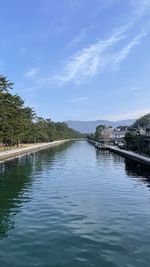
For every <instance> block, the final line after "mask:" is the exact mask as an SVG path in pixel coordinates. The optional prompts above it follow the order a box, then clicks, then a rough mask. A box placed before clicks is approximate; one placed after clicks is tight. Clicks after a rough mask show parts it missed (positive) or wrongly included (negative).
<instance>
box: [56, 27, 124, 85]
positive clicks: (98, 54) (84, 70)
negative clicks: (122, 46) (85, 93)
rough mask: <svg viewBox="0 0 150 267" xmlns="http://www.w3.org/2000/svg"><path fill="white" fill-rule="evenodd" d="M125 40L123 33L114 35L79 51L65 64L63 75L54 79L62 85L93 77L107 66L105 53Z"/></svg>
mask: <svg viewBox="0 0 150 267" xmlns="http://www.w3.org/2000/svg"><path fill="white" fill-rule="evenodd" d="M123 38H124V35H123V34H122V32H117V33H114V34H113V35H112V36H111V37H110V38H109V39H107V40H104V41H98V42H96V43H94V44H92V45H90V46H88V47H87V48H84V49H83V50H81V51H79V52H78V53H76V54H75V55H73V57H72V58H71V59H70V60H69V61H68V62H67V63H66V64H65V67H64V70H63V74H60V75H56V76H55V77H54V79H55V80H56V81H58V82H60V83H65V82H69V81H71V80H75V81H76V82H78V81H80V79H83V78H91V77H93V76H94V75H95V74H96V73H97V72H98V70H100V69H103V68H104V67H105V66H106V65H107V56H104V52H105V51H106V50H107V49H108V48H110V47H112V46H113V45H114V44H116V43H118V42H119V41H120V40H122V39H123Z"/></svg>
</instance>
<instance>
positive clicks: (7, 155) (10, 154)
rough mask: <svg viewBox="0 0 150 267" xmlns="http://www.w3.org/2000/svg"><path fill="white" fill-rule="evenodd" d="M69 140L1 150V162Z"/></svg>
mask: <svg viewBox="0 0 150 267" xmlns="http://www.w3.org/2000/svg"><path fill="white" fill-rule="evenodd" d="M69 141H70V139H65V140H58V141H53V142H49V143H40V144H35V145H31V146H29V147H24V148H21V147H20V148H17V149H14V150H9V151H3V152H0V163H2V162H4V161H7V160H10V159H14V158H18V157H23V156H25V155H27V154H30V153H33V152H37V151H39V150H43V149H46V148H50V147H53V146H57V145H61V144H64V143H66V142H69Z"/></svg>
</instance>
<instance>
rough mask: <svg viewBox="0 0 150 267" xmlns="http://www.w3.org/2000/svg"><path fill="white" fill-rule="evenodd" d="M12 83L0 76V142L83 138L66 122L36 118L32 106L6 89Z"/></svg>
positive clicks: (12, 142) (14, 142) (17, 142)
mask: <svg viewBox="0 0 150 267" xmlns="http://www.w3.org/2000/svg"><path fill="white" fill-rule="evenodd" d="M12 86H13V83H12V82H10V81H8V80H7V78H6V77H5V76H2V75H0V143H2V144H4V145H10V146H11V145H15V144H17V145H19V143H20V142H23V143H33V142H34V143H36V142H51V141H53V140H59V139H66V138H68V139H69V138H78V137H82V135H81V134H80V133H79V132H76V131H75V130H73V129H71V128H69V127H68V126H67V124H65V123H61V122H57V123H55V122H53V121H51V119H44V118H42V117H36V116H35V112H34V111H33V109H32V108H30V107H26V106H24V101H23V99H22V98H21V97H20V96H19V95H17V94H16V95H13V94H11V93H10V92H9V89H10V88H12Z"/></svg>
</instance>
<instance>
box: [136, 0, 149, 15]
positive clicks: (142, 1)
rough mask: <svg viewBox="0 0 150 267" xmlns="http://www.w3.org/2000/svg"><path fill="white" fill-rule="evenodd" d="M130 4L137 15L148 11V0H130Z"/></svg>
mask: <svg viewBox="0 0 150 267" xmlns="http://www.w3.org/2000/svg"><path fill="white" fill-rule="evenodd" d="M131 4H132V7H133V8H134V10H135V12H136V13H137V14H138V15H144V14H147V13H149V12H150V0H131Z"/></svg>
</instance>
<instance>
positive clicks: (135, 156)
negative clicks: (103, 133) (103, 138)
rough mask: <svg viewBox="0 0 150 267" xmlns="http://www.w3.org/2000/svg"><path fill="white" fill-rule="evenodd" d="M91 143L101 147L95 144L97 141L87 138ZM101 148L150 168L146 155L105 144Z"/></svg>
mask: <svg viewBox="0 0 150 267" xmlns="http://www.w3.org/2000/svg"><path fill="white" fill-rule="evenodd" d="M88 141H89V142H90V143H91V144H93V145H94V146H95V147H96V148H97V149H100V150H101V148H100V147H99V146H97V144H98V143H99V142H96V141H93V140H88ZM102 150H108V151H110V152H113V153H115V154H118V155H120V156H122V157H124V158H129V159H131V160H133V161H135V162H137V163H140V164H142V165H144V166H146V167H148V168H150V158H149V157H146V156H142V155H140V154H138V153H135V152H132V151H128V150H124V149H119V148H117V147H113V146H109V145H108V146H105V147H104V148H102Z"/></svg>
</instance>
